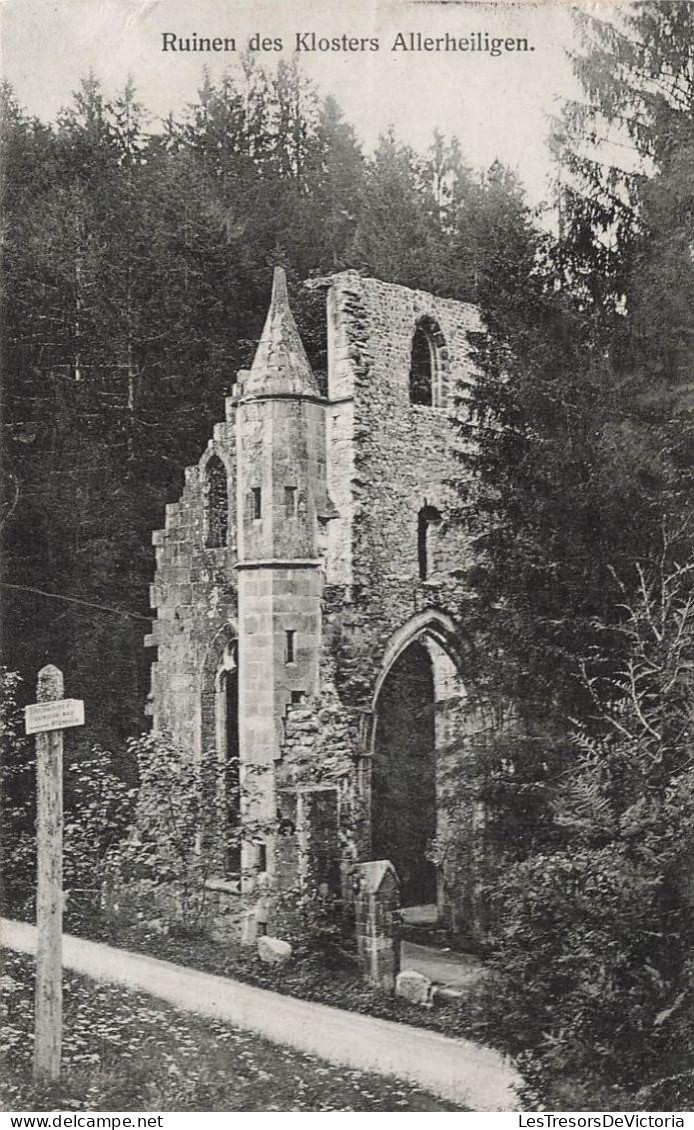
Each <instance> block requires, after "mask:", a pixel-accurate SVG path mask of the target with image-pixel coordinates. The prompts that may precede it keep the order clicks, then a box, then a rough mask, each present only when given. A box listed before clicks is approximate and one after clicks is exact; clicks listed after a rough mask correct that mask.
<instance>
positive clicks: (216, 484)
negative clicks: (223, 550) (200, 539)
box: [205, 455, 229, 549]
mask: <svg viewBox="0 0 694 1130" xmlns="http://www.w3.org/2000/svg"><path fill="white" fill-rule="evenodd" d="M228 530H229V497H228V487H227V469H226V467H225V466H224V464H223V463H222V460H221V459H220V458H219V456H218V455H213V456H212V458H211V459H209V460H208V462H207V466H206V467H205V546H206V547H207V548H208V549H217V548H219V547H220V546H223V545H226V543H227V534H228Z"/></svg>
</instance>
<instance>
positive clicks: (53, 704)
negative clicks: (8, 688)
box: [25, 664, 84, 1080]
mask: <svg viewBox="0 0 694 1130" xmlns="http://www.w3.org/2000/svg"><path fill="white" fill-rule="evenodd" d="M36 697H37V699H38V702H37V703H35V704H34V705H33V706H27V707H26V711H25V727H26V732H27V734H36V836H37V846H38V886H37V893H36V925H37V927H38V947H37V951H36V994H35V1029H34V1078H35V1079H43V1080H56V1079H58V1077H59V1075H60V1051H61V1038H62V1020H63V1016H62V1013H63V983H62V959H63V730H64V729H66V728H67V727H68V726H82V725H83V724H84V703H83V702H80V701H79V700H78V699H63V675H62V672H61V671H59V669H58V668H57V667H53V666H52V665H51V664H49V665H48V666H47V667H42V668H41V670H40V671H39V677H38V685H37V688H36Z"/></svg>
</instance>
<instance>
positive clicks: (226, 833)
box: [215, 640, 241, 874]
mask: <svg viewBox="0 0 694 1130" xmlns="http://www.w3.org/2000/svg"><path fill="white" fill-rule="evenodd" d="M237 657H238V645H237V641H236V640H233V641H232V642H231V643H229V644H227V646H226V647H225V648H224V652H223V654H222V657H221V662H220V664H219V667H218V669H217V672H216V675H215V731H216V734H215V738H216V740H215V746H216V750H217V756H218V758H219V761H220V763H221V767H222V773H221V781H220V787H221V790H222V793H223V796H222V813H223V827H222V829H221V836H222V843H223V852H222V854H223V865H224V870H225V871H227V872H231V873H232V874H239V873H240V871H241V768H240V756H239V754H240V743H239V678H238V674H239V672H238V662H237Z"/></svg>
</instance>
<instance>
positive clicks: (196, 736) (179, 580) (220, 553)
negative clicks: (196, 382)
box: [145, 399, 237, 756]
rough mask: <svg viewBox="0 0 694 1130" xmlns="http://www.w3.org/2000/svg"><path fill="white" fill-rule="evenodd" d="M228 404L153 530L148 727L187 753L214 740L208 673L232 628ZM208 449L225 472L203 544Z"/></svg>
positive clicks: (232, 446)
mask: <svg viewBox="0 0 694 1130" xmlns="http://www.w3.org/2000/svg"><path fill="white" fill-rule="evenodd" d="M227 406H228V412H227V417H228V418H227V420H226V421H225V422H223V423H220V424H217V425H215V429H214V437H213V439H211V440H210V441H209V443H208V445H207V448H206V449H205V451H204V453H203V455H202V456H201V458H200V460H199V462H198V463H197V464H196V465H194V466H192V467H188V468H186V471H185V481H184V487H183V492H182V494H181V498H180V500H179V501H178V502H176V503H172V504H169V505H168V506H167V507H166V518H165V526H164V528H163V529H161V530H157V531H155V533H154V534H153V537H152V541H153V544H154V546H155V550H156V570H155V575H154V582H153V584H152V586H151V589H150V603H151V606H152V608H153V609H154V610H155V611H156V619H155V620H154V622H153V627H152V634H151V635H150V636H148V637H147V639H146V641H145V642H146V644H147V645H149V646H151V647H156V649H157V656H156V660H155V662H154V663H153V665H152V676H151V677H152V690H151V696H150V702H151V706H150V711H151V714H152V724H153V728H154V729H155V730H168V731H170V732H171V733H172V734H173V735H174V737H175V739H176V740H177V741H178V742H179V743H180V744H181V745H182V746H183V748H187V749H189V750H190V751H191V755H193V756H197V755H198V754H199V752H200V751H201V749H202V748H208V749H210V748H213V746H214V743H215V735H214V674H215V671H216V669H217V665H218V663H219V660H220V658H221V655H222V653H223V651H224V647H225V645H226V644H227V643H228V642H229V640H230V639H231V638H232V637H233V636H235V635H236V631H235V624H236V620H237V591H236V576H235V570H234V565H235V563H236V491H235V478H236V470H235V463H236V440H235V424H234V418H233V417H234V408H233V404H232V401H231V399H229V400H228V401H227ZM215 455H216V456H218V457H219V458H220V459H221V461H222V463H223V464H224V466H225V468H226V471H227V505H228V517H227V541H226V545H223V546H220V547H218V548H208V547H206V545H205V540H206V529H205V470H206V467H207V463H208V461H209V460H210V459H211V458H212V457H213V456H215ZM230 625H233V626H234V628H233V630H232V631H230ZM217 653H218V654H217Z"/></svg>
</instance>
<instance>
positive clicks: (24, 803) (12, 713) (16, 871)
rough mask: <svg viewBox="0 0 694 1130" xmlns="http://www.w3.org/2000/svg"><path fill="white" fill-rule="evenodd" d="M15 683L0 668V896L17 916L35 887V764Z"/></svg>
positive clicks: (14, 677)
mask: <svg viewBox="0 0 694 1130" xmlns="http://www.w3.org/2000/svg"><path fill="white" fill-rule="evenodd" d="M20 684H21V677H20V675H19V674H18V673H17V672H16V671H9V670H8V669H7V668H6V667H0V810H1V811H2V820H1V821H0V863H1V865H2V866H1V867H0V874H1V875H2V884H1V886H0V894H1V896H2V903H3V905H4V906H5V907H6V908H8V909H9V908H13V909H15V912H20V913H21V911H22V908H25V907H26V906H27V904H28V903H30V901H31V899H32V898H33V891H34V886H35V883H36V840H35V831H34V822H35V819H36V785H35V779H36V762H35V756H34V751H33V743H32V742H30V741H29V740H27V738H26V737H25V735H24V719H23V716H22V712H21V710H20V709H19V707H18V705H17V695H18V692H19V687H20Z"/></svg>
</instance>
